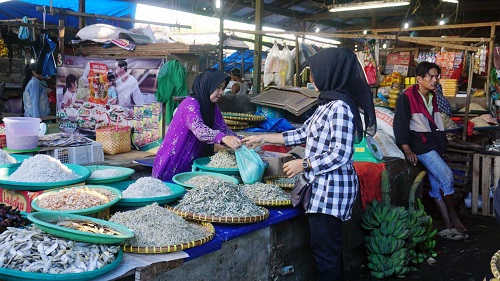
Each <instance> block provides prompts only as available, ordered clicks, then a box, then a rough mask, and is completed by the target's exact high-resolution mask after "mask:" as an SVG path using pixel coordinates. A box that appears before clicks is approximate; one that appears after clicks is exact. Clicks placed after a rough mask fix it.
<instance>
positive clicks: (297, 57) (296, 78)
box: [295, 36, 301, 87]
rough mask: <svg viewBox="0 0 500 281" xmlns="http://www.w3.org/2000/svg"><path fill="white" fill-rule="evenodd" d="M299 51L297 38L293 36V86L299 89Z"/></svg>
mask: <svg viewBox="0 0 500 281" xmlns="http://www.w3.org/2000/svg"><path fill="white" fill-rule="evenodd" d="M300 80H301V79H300V49H299V37H298V36H295V86H296V87H300V86H301V85H300Z"/></svg>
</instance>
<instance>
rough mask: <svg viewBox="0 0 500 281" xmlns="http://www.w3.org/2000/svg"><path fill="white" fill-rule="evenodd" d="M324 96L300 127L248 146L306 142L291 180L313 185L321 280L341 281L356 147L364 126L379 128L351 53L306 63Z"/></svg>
mask: <svg viewBox="0 0 500 281" xmlns="http://www.w3.org/2000/svg"><path fill="white" fill-rule="evenodd" d="M307 62H308V64H309V66H310V67H311V72H312V77H313V80H314V81H313V83H314V85H315V87H316V89H317V90H319V92H320V95H319V98H318V108H317V109H316V111H315V112H314V114H313V115H312V116H311V117H310V118H309V119H307V120H306V121H305V122H304V125H303V126H302V127H301V128H298V129H296V130H292V131H287V132H284V133H277V134H263V135H254V136H248V137H246V138H244V139H243V141H244V142H246V143H248V144H260V143H277V144H280V143H281V144H286V145H297V144H301V143H305V144H306V147H305V152H304V153H305V158H304V159H296V160H292V161H289V162H286V163H285V164H284V165H283V171H284V172H285V173H286V174H287V176H288V177H293V176H295V175H298V174H300V173H302V172H303V173H304V176H305V177H306V179H307V180H308V181H309V182H311V183H312V189H311V199H310V201H309V204H308V207H307V210H306V213H307V217H308V220H309V229H310V233H311V248H312V253H313V256H314V259H315V261H316V266H317V268H318V271H319V272H318V279H317V280H342V275H343V272H342V268H343V266H342V235H343V222H345V221H348V220H349V219H350V218H351V215H352V208H353V206H354V202H355V200H356V196H357V193H358V189H359V180H358V176H357V174H356V171H355V170H354V166H353V160H352V157H353V154H354V143H359V142H360V141H361V140H362V138H363V135H364V128H363V122H362V121H361V115H360V111H359V109H358V107H361V108H362V109H363V111H364V117H365V124H367V126H370V127H371V126H374V125H375V124H376V123H375V122H376V118H375V108H374V105H373V97H372V93H371V91H370V88H369V87H368V83H367V81H366V78H365V75H364V74H363V72H362V71H363V69H362V68H361V65H360V64H359V63H358V60H357V58H356V55H355V54H354V52H353V51H351V50H350V49H348V48H328V49H324V50H322V51H320V52H318V53H316V54H315V55H313V56H310V57H309V58H307Z"/></svg>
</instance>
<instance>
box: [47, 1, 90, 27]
mask: <svg viewBox="0 0 500 281" xmlns="http://www.w3.org/2000/svg"><path fill="white" fill-rule="evenodd" d="M50 9H51V10H50V12H53V11H54V9H53V8H52V5H50ZM37 10H38V7H37ZM78 12H79V13H82V14H84V13H85V0H80V1H78ZM84 27H85V20H84V18H83V17H79V18H78V28H79V29H82V28H84Z"/></svg>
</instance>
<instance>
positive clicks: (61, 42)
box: [59, 20, 65, 56]
mask: <svg viewBox="0 0 500 281" xmlns="http://www.w3.org/2000/svg"><path fill="white" fill-rule="evenodd" d="M64 32H65V28H64V20H59V51H60V52H61V56H64Z"/></svg>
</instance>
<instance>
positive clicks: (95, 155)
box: [47, 142, 104, 164]
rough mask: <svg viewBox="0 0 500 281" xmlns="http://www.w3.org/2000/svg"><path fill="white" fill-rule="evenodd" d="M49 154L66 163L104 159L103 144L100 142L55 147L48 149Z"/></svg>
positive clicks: (92, 161) (82, 162)
mask: <svg viewBox="0 0 500 281" xmlns="http://www.w3.org/2000/svg"><path fill="white" fill-rule="evenodd" d="M47 154H49V155H50V156H52V157H54V158H56V159H59V161H61V163H65V164H88V163H95V162H102V161H104V153H103V150H102V145H101V144H100V143H98V142H93V143H91V144H87V145H83V146H75V147H62V148H55V149H54V150H50V151H47Z"/></svg>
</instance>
